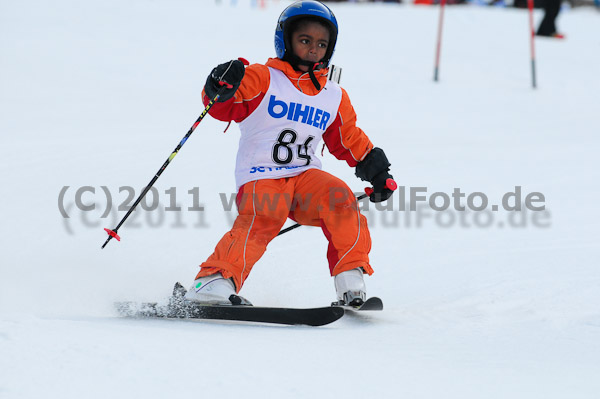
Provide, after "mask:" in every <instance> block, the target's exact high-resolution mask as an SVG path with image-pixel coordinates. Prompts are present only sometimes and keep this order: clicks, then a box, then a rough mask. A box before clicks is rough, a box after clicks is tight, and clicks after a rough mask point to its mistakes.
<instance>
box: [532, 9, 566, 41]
mask: <svg viewBox="0 0 600 399" xmlns="http://www.w3.org/2000/svg"><path fill="white" fill-rule="evenodd" d="M561 2H562V1H561V0H544V19H542V22H541V23H540V26H539V27H538V30H537V33H536V35H538V36H549V37H556V38H559V39H562V38H564V35H562V34H560V33H558V32H557V30H556V24H555V21H556V17H557V16H558V13H559V12H560V4H561Z"/></svg>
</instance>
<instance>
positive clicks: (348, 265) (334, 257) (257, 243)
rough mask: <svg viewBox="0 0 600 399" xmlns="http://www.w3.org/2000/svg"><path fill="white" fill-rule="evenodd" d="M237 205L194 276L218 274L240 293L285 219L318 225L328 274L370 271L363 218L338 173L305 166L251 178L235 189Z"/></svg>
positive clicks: (365, 227)
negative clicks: (284, 173)
mask: <svg viewBox="0 0 600 399" xmlns="http://www.w3.org/2000/svg"><path fill="white" fill-rule="evenodd" d="M236 203H237V206H238V216H237V218H236V220H235V222H234V224H233V228H232V229H231V230H230V231H229V232H228V233H226V234H225V235H224V236H223V238H222V239H221V241H219V243H218V244H217V247H216V248H215V251H214V252H213V254H212V255H211V256H210V257H209V258H208V259H207V260H206V262H204V263H202V264H201V265H200V267H201V269H200V272H199V273H198V275H197V276H196V278H200V277H203V276H208V275H211V274H214V273H217V272H220V273H221V274H222V275H223V277H225V278H233V281H234V283H235V286H236V290H237V291H238V292H239V290H240V289H241V287H242V285H243V284H244V281H245V280H246V278H247V277H248V275H249V274H250V271H251V270H252V267H253V266H254V264H255V263H256V262H257V261H258V260H259V259H260V257H261V256H262V255H263V254H264V252H265V250H266V249H267V245H268V244H269V242H270V241H271V240H272V239H273V238H275V236H277V234H278V233H279V231H280V230H281V228H282V226H283V224H284V223H285V221H286V220H287V218H288V217H289V218H290V219H292V220H294V221H296V222H298V223H300V224H302V225H308V226H319V227H321V229H322V230H323V233H324V234H325V237H327V240H329V247H328V249H327V259H328V261H329V271H330V273H331V275H332V276H335V275H337V274H339V273H341V272H344V271H346V270H351V269H355V268H357V267H362V268H363V270H364V272H365V273H367V274H369V275H370V274H373V269H372V268H371V266H370V265H369V256H368V254H369V251H370V250H371V237H370V235H369V230H368V227H367V219H366V218H365V217H364V216H363V215H362V214H361V213H360V211H359V209H358V204H357V201H356V198H355V197H354V194H353V192H352V190H350V188H349V187H348V186H347V185H346V184H345V183H344V182H343V181H342V180H340V179H338V178H337V177H335V176H333V175H331V174H329V173H327V172H324V171H322V170H320V169H309V170H307V171H306V172H303V173H302V174H300V175H298V176H294V177H288V178H281V179H264V180H255V181H251V182H248V183H246V184H244V185H243V186H242V187H240V190H239V192H238V194H237V197H236ZM298 251H301V248H300V247H299V248H298Z"/></svg>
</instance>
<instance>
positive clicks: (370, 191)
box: [365, 187, 375, 196]
mask: <svg viewBox="0 0 600 399" xmlns="http://www.w3.org/2000/svg"><path fill="white" fill-rule="evenodd" d="M373 191H375V190H373V189H372V188H371V187H365V193H366V194H367V195H368V196H371V194H373Z"/></svg>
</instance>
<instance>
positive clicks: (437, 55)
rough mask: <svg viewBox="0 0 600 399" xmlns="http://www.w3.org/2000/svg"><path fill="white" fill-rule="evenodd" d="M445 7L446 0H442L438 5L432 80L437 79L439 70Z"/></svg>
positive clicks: (435, 80)
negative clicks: (438, 17) (438, 15)
mask: <svg viewBox="0 0 600 399" xmlns="http://www.w3.org/2000/svg"><path fill="white" fill-rule="evenodd" d="M445 8H446V0H442V3H441V5H440V19H439V23H438V35H437V46H436V50H435V68H434V71H433V81H434V82H437V81H438V75H439V71H440V53H441V51H442V28H443V27H444V9H445Z"/></svg>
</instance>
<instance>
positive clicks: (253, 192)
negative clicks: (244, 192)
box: [238, 180, 258, 289]
mask: <svg viewBox="0 0 600 399" xmlns="http://www.w3.org/2000/svg"><path fill="white" fill-rule="evenodd" d="M257 181H258V180H255V181H254V185H253V186H252V213H253V214H254V215H253V216H252V222H250V227H249V228H248V234H246V241H245V242H244V268H243V269H242V274H241V275H240V287H238V288H239V289H241V288H242V287H241V286H242V284H244V272H245V271H246V245H247V244H248V238H249V237H250V230H252V226H253V225H254V219H256V207H255V206H254V196H255V194H256V182H257Z"/></svg>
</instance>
